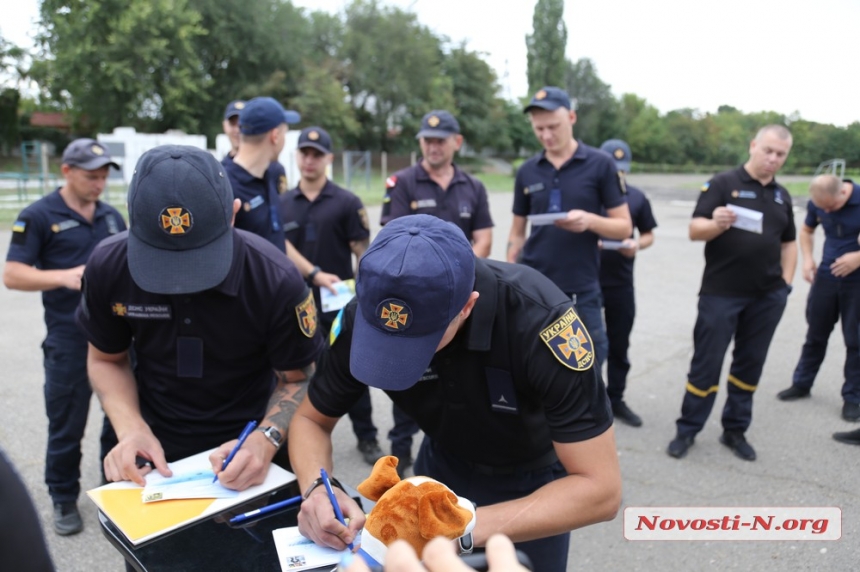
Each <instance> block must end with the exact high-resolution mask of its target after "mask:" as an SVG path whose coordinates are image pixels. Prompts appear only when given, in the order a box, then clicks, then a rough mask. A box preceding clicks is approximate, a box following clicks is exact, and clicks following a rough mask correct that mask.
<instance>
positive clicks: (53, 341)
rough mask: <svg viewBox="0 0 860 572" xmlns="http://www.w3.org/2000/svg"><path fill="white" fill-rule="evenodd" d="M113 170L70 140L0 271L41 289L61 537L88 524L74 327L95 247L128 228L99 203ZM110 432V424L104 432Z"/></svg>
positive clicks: (81, 383)
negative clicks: (53, 182) (52, 186)
mask: <svg viewBox="0 0 860 572" xmlns="http://www.w3.org/2000/svg"><path fill="white" fill-rule="evenodd" d="M110 167H113V168H115V169H119V165H117V164H116V163H114V162H113V160H112V159H111V157H110V154H109V153H108V152H107V149H105V148H104V147H103V146H102V145H101V144H100V143H99V142H97V141H95V140H93V139H77V140H75V141H72V142H71V143H70V144H69V146H68V147H66V150H65V151H64V152H63V164H62V173H63V178H64V179H65V184H64V185H63V186H62V187H60V188H59V189H57V190H55V191H54V192H53V193H51V194H50V195H47V196H46V197H43V198H41V199H39V200H38V201H36V202H35V203H33V204H31V205H30V206H28V207H27V208H25V209H24V210H23V211H21V214H20V215H18V219H17V220H16V221H15V223H14V224H13V225H12V241H11V243H10V244H9V252H8V253H7V255H6V267H5V268H4V269H3V283H4V284H5V285H6V287H7V288H11V289H13V290H25V291H41V292H42V303H43V304H44V306H45V325H46V326H47V330H48V335H47V337H46V338H45V341H44V342H43V343H42V351H43V352H44V358H45V359H44V366H45V411H46V413H47V414H48V448H47V452H46V454H45V484H47V485H48V492H49V494H50V495H51V500H52V501H53V503H54V531H56V533H57V534H60V535H68V534H75V533H77V532H80V531H81V530H83V527H84V524H83V521H82V520H81V516H80V513H79V512H78V507H77V500H78V494H79V493H80V490H81V487H80V483H79V480H80V477H81V469H80V465H81V439H82V438H83V436H84V429H85V428H86V424H87V415H88V413H89V409H90V396H91V395H92V391H91V390H90V383H89V379H88V378H87V344H86V340H84V339H83V337H82V336H81V332H80V330H78V327H77V326H76V325H75V308H77V307H78V302H79V301H80V299H81V276H82V275H83V273H84V264H85V263H86V261H87V258H89V256H90V253H91V252H92V251H93V248H95V246H96V244H98V243H99V241H101V240H102V239H104V238H107V237H109V236H111V235H114V234H117V233H119V232H121V231H123V230H125V222H124V221H123V220H122V216H121V215H120V214H119V212H117V210H116V209H115V208H113V207H112V206H110V205H108V204H105V203H103V202H101V201H100V200H99V198H100V197H101V195H102V192H103V191H104V189H105V186H106V184H107V178H108V171H109V169H110ZM108 430H109V428H108V427H107V426H105V429H104V431H103V437H104V433H106V432H107V431H108ZM104 453H106V451H102V455H104Z"/></svg>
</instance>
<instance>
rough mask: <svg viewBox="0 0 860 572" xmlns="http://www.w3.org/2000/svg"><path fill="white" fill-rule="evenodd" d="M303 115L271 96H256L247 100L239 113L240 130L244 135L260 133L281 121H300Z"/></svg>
mask: <svg viewBox="0 0 860 572" xmlns="http://www.w3.org/2000/svg"><path fill="white" fill-rule="evenodd" d="M301 120H302V116H301V115H299V114H298V112H296V111H293V110H292V109H284V108H283V106H282V105H281V104H280V103H278V102H277V100H275V99H274V98H271V97H255V98H254V99H252V100H250V101H247V102H245V107H243V108H242V111H241V112H240V113H239V131H240V132H241V133H242V135H259V134H261V133H265V132H267V131H271V130H272V129H274V128H275V127H277V126H278V125H280V124H281V123H286V124H290V123H298V122H299V121H301Z"/></svg>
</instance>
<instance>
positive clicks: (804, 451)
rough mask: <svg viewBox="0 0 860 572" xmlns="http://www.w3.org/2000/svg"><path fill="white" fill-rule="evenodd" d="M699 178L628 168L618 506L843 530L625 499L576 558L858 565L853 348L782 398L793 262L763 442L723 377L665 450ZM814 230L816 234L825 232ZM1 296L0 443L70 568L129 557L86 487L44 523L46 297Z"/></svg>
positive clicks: (584, 537)
mask: <svg viewBox="0 0 860 572" xmlns="http://www.w3.org/2000/svg"><path fill="white" fill-rule="evenodd" d="M704 178H705V177H700V176H692V177H689V176H688V177H671V176H670V177H667V176H658V175H640V176H634V177H631V181H630V182H631V184H635V185H638V186H639V187H640V188H642V189H643V190H645V191H646V192H648V194H649V195H650V197H651V200H652V204H653V207H654V211H655V215H656V217H657V221H658V223H659V224H660V226H659V227H658V228H657V229H656V231H655V232H656V237H657V238H656V242H655V245H654V246H653V247H652V248H651V249H650V250H647V251H645V252H643V253H641V254H640V256H639V257H638V258H637V262H636V287H637V293H638V295H637V303H638V316H637V320H636V325H635V327H634V331H633V336H632V347H631V361H632V363H633V368H632V371H631V374H630V378H629V385H628V390H627V393H626V397H627V401H628V403H629V404H630V406H631V407H632V408H633V409H634V410H635V411H636V412H638V413H640V414H641V415H642V417H643V418H644V420H645V424H644V426H643V427H641V428H638V429H636V428H631V427H628V426H625V425H620V426H617V427H616V439H617V445H618V456H619V459H620V462H621V469H622V473H623V482H624V496H623V506H727V507H733V506H747V507H768V506H769V507H784V506H794V507H817V506H836V507H840V508H841V509H842V518H843V521H842V538H841V539H840V540H837V541H832V542H821V541H806V542H788V541H767V542H763V541H757V542H753V541H747V542H730V541H722V542H680V541H677V542H656V541H648V542H642V541H637V542H633V541H627V540H625V539H624V534H623V527H622V516H621V513H619V516H618V517H617V518H616V519H615V520H613V521H611V522H608V523H603V524H599V525H595V526H591V527H587V528H585V529H582V530H579V531H575V532H574V533H573V535H572V542H571V549H570V565H569V567H568V569H569V570H613V571H614V570H631V571H632V570H641V571H652V570H667V569H669V570H672V569H674V570H844V571H850V570H858V569H860V565H858V561H857V558H858V554H860V517H858V514H860V497H858V493H857V480H856V479H857V477H856V475H857V474H858V469H860V448H858V447H852V446H848V445H843V444H840V443H837V442H835V441H833V439H832V438H831V433H833V432H834V431H845V430H850V429H853V428H855V427H858V425H852V424H849V423H846V422H844V421H842V420H841V418H840V416H839V415H840V409H841V406H842V400H841V397H840V387H841V384H842V379H843V378H842V373H841V371H842V363H843V359H844V355H845V352H844V346H843V344H842V340H841V334H840V333H834V337H833V338H832V340H831V343H832V347H831V349H830V351H829V353H828V356H827V359H826V360H825V362H824V365H823V367H822V369H821V372H820V374H819V376H818V380H817V382H816V385H815V387H814V389H813V397H812V398H811V399H807V400H803V401H800V402H794V403H783V402H781V401H778V400H777V399H776V397H775V395H776V393H777V392H778V391H779V390H782V389H784V388H786V387H788V385H789V383H790V380H791V374H792V370H793V368H794V365H795V363H796V360H797V358H798V355H799V352H800V348H801V345H802V343H803V338H804V334H805V331H806V324H805V320H804V305H805V298H806V295H807V292H808V290H809V288H808V284H806V283H805V282H803V280H802V279H800V277H799V273H798V277H797V279H796V280H795V289H794V293H793V294H792V295H791V297H790V299H789V304H788V307H787V309H786V312H785V315H784V317H783V319H782V322H781V323H780V325H779V328H778V330H777V332H776V335H775V338H774V341H773V344H772V346H771V351H770V354H769V357H768V361H767V364H766V365H765V369H764V375H763V377H762V380H761V383H760V385H759V390H758V392H757V395H756V398H755V402H756V404H755V408H754V415H755V419H754V422H753V425H752V427H751V429H750V431H749V433H748V438H749V440H750V442H751V443H752V444H753V445H754V446H755V447H756V450H757V451H758V460H757V461H755V462H753V463H749V462H745V461H742V460H740V459H738V458H736V457H735V456H734V455H732V454H731V452H730V451H729V450H728V449H726V448H725V447H724V446H722V445H720V444H719V443H718V441H717V438H718V437H719V435H720V432H721V427H720V422H719V419H720V411H721V408H722V404H723V402H724V399H725V382H723V384H722V386H721V389H720V393H719V394H718V397H717V405H716V407H715V411H714V412H713V413H712V415H711V418H710V420H709V422H708V424H707V426H706V427H705V429H704V430H703V431H702V433H701V434H700V435H699V437H698V438H697V440H696V444H695V445H694V447H693V448H692V449H691V450H690V453H689V455H688V456H687V458H685V459H683V460H680V461H679V460H676V459H672V458H670V457H668V456H667V455H666V453H665V449H666V445H667V444H668V442H669V441H670V440H671V438H672V437H673V436H674V432H675V425H674V421H675V419H676V417H677V416H678V413H679V411H680V405H681V399H682V397H683V392H684V385H685V382H686V373H687V369H688V366H689V361H690V357H691V355H692V329H693V323H694V321H695V317H696V298H697V291H698V287H699V282H700V278H701V272H702V267H703V255H702V248H703V246H702V244H701V243H692V242H690V241H689V240H688V238H687V224H688V222H689V217H690V213H691V212H692V206H693V201H695V199H696V194H697V193H696V189H697V187H698V185H699V184H700V183H701V181H702V180H703V179H704ZM491 204H492V209H493V216H494V218H495V221H496V224H497V227H496V230H495V232H494V247H493V257H494V258H503V254H504V247H505V243H506V241H507V233H508V226H509V222H510V214H509V213H510V204H511V195H510V194H508V193H494V194H492V195H491ZM369 210H370V213H369V214H370V220H371V221H378V219H379V216H378V213H379V211H378V209H369ZM802 220H803V213H802V210H801V209H796V221H797V223H798V224H800V222H801V221H802ZM374 230H376V229H374ZM8 239H9V237H8V232H4V233H3V234H2V237H0V248H2V250H3V251H4V252H5V250H6V248H7V246H8ZM817 239H818V240H817V242H818V243H819V245H820V242H821V237H820V236H817ZM0 307H2V308H3V311H4V315H5V316H6V318H5V320H6V326H5V327H4V328H2V330H0V358H2V363H3V364H4V368H3V369H4V371H3V375H2V378H0V420H2V422H0V444H1V445H2V447H3V448H4V449H5V450H6V452H7V454H8V455H9V457H10V458H11V459H12V461H13V462H14V463H15V464H16V466H17V468H18V470H19V472H20V473H21V475H22V476H23V478H24V480H25V482H26V484H27V486H28V488H29V490H30V492H31V495H32V497H33V499H34V501H35V504H36V507H37V509H38V511H39V514H40V516H41V519H42V522H43V523H44V525H45V530H46V537H47V539H48V543H49V545H50V548H51V552H52V554H53V557H54V560H55V563H56V565H57V568H58V570H60V571H63V572H77V571H102V570H105V571H107V570H121V569H122V559H121V557H120V556H119V554H118V553H117V552H116V551H115V550H114V549H113V548H112V547H111V546H110V545H109V544H108V542H107V541H106V540H105V539H104V538H103V537H102V535H101V532H100V530H99V528H98V525H97V520H96V511H95V507H94V506H93V505H92V504H91V503H90V502H89V500H88V499H86V498H85V497H84V496H83V495H82V498H81V500H80V506H81V508H82V512H83V515H84V521H85V526H86V528H85V530H84V532H83V533H81V534H78V535H76V536H72V537H65V538H64V537H59V536H57V535H55V534H54V532H53V531H52V529H51V527H50V523H51V503H50V499H49V497H48V495H47V491H46V488H45V486H44V484H43V482H42V481H43V476H42V475H43V462H44V460H43V459H44V450H45V439H46V426H47V423H46V420H45V413H44V405H43V398H42V383H43V374H42V363H41V351H40V349H39V344H40V343H41V341H42V338H43V337H44V325H43V322H42V307H41V301H40V297H39V295H37V294H35V293H26V292H14V291H9V290H6V289H5V288H0ZM837 330H838V328H837ZM373 399H374V418H375V421H376V422H377V425H378V427H379V430H380V436H381V437H382V438H381V442H382V445H383V448H384V449H386V450H387V445H388V443H387V440H386V439H385V438H384V437H385V434H386V432H387V431H388V429H389V428H390V426H391V408H390V405H389V401H388V399H387V398H386V397H385V395H384V394H382V393H380V392H377V391H376V390H374V392H373ZM100 415H101V413H100V410H99V407H98V404H97V403H96V401H95V399H94V400H93V405H92V409H91V415H90V422H89V424H88V427H87V436H86V438H85V443H84V459H83V462H82V471H83V476H82V480H81V483H82V487H83V489H85V490H86V489H89V488H93V487H96V486H98V485H99V473H98V433H99V423H100ZM416 449H417V443H416ZM369 470H370V467H369V466H367V465H365V464H364V463H363V462H362V460H361V457H360V454H359V453H358V451H357V450H356V449H355V438H354V436H353V435H352V432H351V428H350V426H349V422H348V420H347V421H345V422H343V423H340V424H339V425H338V427H337V429H336V433H335V471H334V472H335V475H336V476H338V477H339V478H340V479H342V480H345V481H346V482H349V483H352V484H356V483H357V482H359V481H360V480H362V479H363V478H364V477H366V476H367V474H368V473H369ZM852 475H854V476H852ZM622 508H623V507H622ZM192 549H193V548H192ZM0 568H2V566H0ZM225 570H229V567H226V568H225ZM9 572H13V571H9Z"/></svg>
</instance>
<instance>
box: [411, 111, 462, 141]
mask: <svg viewBox="0 0 860 572" xmlns="http://www.w3.org/2000/svg"><path fill="white" fill-rule="evenodd" d="M458 133H460V123H459V122H458V121H457V119H456V118H454V116H453V115H451V114H450V113H448V112H447V111H445V110H443V109H437V110H434V111H431V112H430V113H428V114H427V115H425V116H424V117H423V118H422V119H421V131H419V132H418V135H416V136H415V138H416V139H421V138H422V137H433V138H436V139H445V138H446V137H450V136H451V135H457V134H458Z"/></svg>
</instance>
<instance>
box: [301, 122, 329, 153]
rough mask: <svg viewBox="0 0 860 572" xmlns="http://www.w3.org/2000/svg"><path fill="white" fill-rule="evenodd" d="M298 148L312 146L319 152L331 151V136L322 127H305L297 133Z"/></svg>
mask: <svg viewBox="0 0 860 572" xmlns="http://www.w3.org/2000/svg"><path fill="white" fill-rule="evenodd" d="M297 146H298V148H299V149H304V148H305V147H312V148H314V149H316V150H317V151H320V152H321V153H326V154H328V153H331V152H332V151H331V137H330V136H329V134H328V132H327V131H326V130H325V129H323V128H322V127H307V128H305V129H302V132H301V133H299V143H298V145H297Z"/></svg>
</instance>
